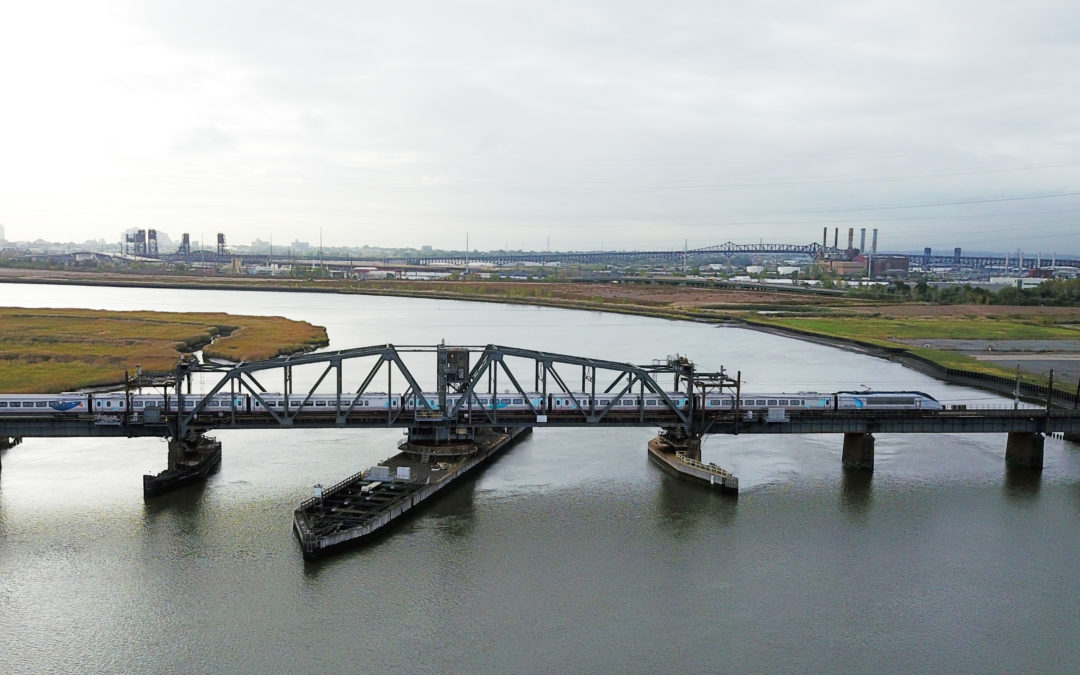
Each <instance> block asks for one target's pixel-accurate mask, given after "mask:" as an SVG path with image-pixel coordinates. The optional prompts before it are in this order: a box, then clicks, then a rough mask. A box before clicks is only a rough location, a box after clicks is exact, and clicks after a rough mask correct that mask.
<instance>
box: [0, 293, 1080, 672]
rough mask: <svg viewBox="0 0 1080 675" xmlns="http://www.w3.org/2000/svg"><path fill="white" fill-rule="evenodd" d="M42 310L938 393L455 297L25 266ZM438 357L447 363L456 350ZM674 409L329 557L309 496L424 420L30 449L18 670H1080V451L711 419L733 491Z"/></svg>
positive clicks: (732, 334)
mask: <svg viewBox="0 0 1080 675" xmlns="http://www.w3.org/2000/svg"><path fill="white" fill-rule="evenodd" d="M0 293H2V294H3V295H2V300H0V302H3V304H7V305H19V306H26V307H89V308H102V309H160V310H169V311H188V310H200V311H203V310H219V311H228V312H234V313H246V314H276V315H283V316H287V317H290V318H295V319H304V320H307V321H311V322H313V323H316V324H320V325H325V326H326V327H327V328H328V330H329V335H330V340H331V346H330V348H331V349H342V348H348V347H357V346H364V345H370V344H382V343H387V342H391V343H395V344H435V343H437V342H438V341H439V340H441V339H446V341H447V343H448V344H486V343H497V344H506V345H513V346H519V347H528V348H536V349H544V350H547V351H554V352H561V353H568V354H575V355H581V356H591V357H597V358H604V359H611V360H619V361H631V362H634V363H649V362H651V361H652V360H653V359H655V358H664V357H665V356H667V355H669V354H675V353H680V354H684V355H687V356H689V357H690V358H692V359H693V360H694V361H695V362H696V363H697V364H698V366H699V368H701V369H719V367H720V366H726V367H727V368H728V369H729V370H731V371H732V372H734V371H735V370H741V371H742V374H743V378H744V382H745V384H744V387H745V388H746V389H747V390H756V391H765V390H773V391H785V390H786V391H796V390H820V391H834V390H837V389H841V388H853V387H860V386H862V385H869V386H872V387H875V388H888V389H918V390H922V391H926V392H928V393H930V394H932V395H934V396H936V397H938V398H939V399H942V400H946V401H950V402H953V401H970V402H977V403H995V402H996V403H1002V404H1005V403H1007V401H1005V400H1003V399H999V398H996V397H994V396H993V395H991V394H987V393H984V392H979V391H976V390H971V389H964V388H960V387H953V386H949V385H945V384H943V383H940V382H937V381H936V380H933V379H930V378H928V377H926V376H923V375H920V374H919V373H916V372H914V371H911V370H908V369H905V368H903V367H901V366H898V365H896V364H893V363H890V362H887V361H884V360H880V359H875V358H871V357H867V356H862V355H857V354H851V353H847V352H844V351H840V350H837V349H833V348H829V347H824V346H820V345H814V344H808V343H803V342H799V341H796V340H792V339H787V338H782V337H777V336H772V335H765V334H761V333H757V332H752V331H747V330H743V329H737V328H720V327H713V326H707V325H701V324H693V323H684V322H671V321H663V320H656V319H647V318H639V317H630V316H619V315H610V314H602V313H596V312H580V311H569V310H558V309H547V308H533V307H524V306H510V305H496V304H480V303H463V302H453V301H443V300H417V299H404V298H385V297H363V296H341V295H320V294H304V293H256V292H227V291H184V290H150V289H120V288H82V287H70V286H47V285H40V286H21V285H20V286H14V285H12V286H0ZM431 368H432V370H433V369H434V368H433V366H432V367H431ZM654 433H655V430H652V429H619V430H568V429H539V430H537V431H535V432H534V434H533V435H532V436H531V437H530V438H529V439H527V440H526V441H525V442H523V443H522V444H521V445H519V446H517V447H515V448H514V449H513V450H511V451H510V452H509V453H508V454H506V455H505V456H503V457H502V458H501V459H499V460H498V461H497V462H495V463H494V464H493V465H491V466H490V467H489V468H487V469H486V470H485V471H483V472H482V473H481V474H479V475H478V476H476V477H475V478H472V479H470V480H467V481H465V482H463V483H461V484H460V485H458V486H457V487H455V488H454V489H453V490H452V491H451V492H450V493H448V494H447V495H446V496H445V497H444V498H442V499H440V500H439V501H438V502H437V503H435V504H433V505H432V506H430V507H429V508H427V509H425V510H423V511H422V512H421V513H420V514H418V516H417V517H415V518H413V519H411V520H409V521H408V522H406V523H405V524H404V525H403V526H402V527H400V528H397V529H396V530H395V531H394V532H392V533H391V534H390V535H389V536H386V537H384V538H382V539H381V540H380V541H378V542H377V543H375V544H374V545H371V546H368V547H365V548H362V549H358V550H354V551H348V552H345V553H343V554H341V555H338V556H335V557H333V558H330V559H328V560H324V561H319V562H314V563H313V562H305V561H304V560H303V559H302V557H301V555H300V551H299V548H298V546H297V543H296V541H295V540H294V538H293V536H292V534H291V531H290V527H291V523H292V511H293V509H294V508H295V507H296V505H297V503H298V502H300V501H301V500H303V499H305V498H306V497H308V496H309V495H310V493H311V486H312V485H313V484H315V483H324V484H328V483H332V482H335V481H337V480H339V479H340V478H343V477H345V476H347V475H349V474H351V473H353V472H355V471H357V470H359V469H362V468H366V467H368V466H370V465H372V464H375V463H377V462H378V461H379V460H380V459H382V458H384V457H387V456H389V455H391V454H393V452H394V443H395V442H396V441H397V440H398V439H399V438H401V432H400V431H399V430H385V431H383V430H379V431H333V430H330V431H295V430H290V431H257V432H228V431H223V432H218V433H216V435H217V436H218V437H219V438H220V439H221V440H222V441H223V443H224V459H223V462H222V468H221V471H220V472H219V473H218V474H216V475H215V476H213V477H212V478H211V479H210V480H209V481H208V482H207V483H206V484H205V485H201V486H198V487H192V488H189V489H186V490H183V491H181V492H178V493H175V494H172V495H167V496H164V497H161V498H157V499H154V500H152V501H151V502H144V501H143V497H142V489H141V475H142V474H143V473H156V472H157V471H160V470H161V469H163V468H164V465H165V459H166V449H165V444H164V442H162V441H159V440H156V439H150V440H147V439H125V440H115V439H114V440H98V439H59V440H57V439H27V440H26V441H25V442H24V443H23V444H22V445H20V446H17V447H15V448H12V449H10V450H7V451H5V452H4V455H3V473H2V474H0V663H2V664H3V666H2V668H3V670H4V671H5V672H44V671H51V672H200V673H201V672H208V671H242V672H305V671H315V670H326V671H336V672H408V671H428V672H484V671H515V672H563V671H583V672H671V671H685V672H716V671H731V672H751V671H754V672H758V671H833V672H867V671H875V672H881V671H894V672H899V671H905V672H906V671H922V672H927V671H934V672H949V671H955V672H987V671H994V672H1002V671H1010V670H1015V671H1019V670H1023V671H1044V672H1061V671H1069V670H1071V669H1072V667H1071V666H1068V664H1070V663H1071V664H1073V666H1075V664H1077V663H1080V640H1078V639H1077V638H1078V636H1080V573H1078V572H1080V563H1078V562H1077V561H1078V560H1080V517H1078V514H1077V512H1078V510H1080V448H1078V447H1077V446H1076V445H1072V444H1069V443H1065V442H1063V441H1060V440H1054V439H1047V441H1046V452H1045V462H1046V468H1045V469H1044V470H1043V471H1042V472H1041V474H1040V473H1032V472H1026V471H1006V469H1005V466H1004V448H1005V438H1004V436H1003V435H969V436H959V435H886V434H882V435H879V436H878V439H877V448H876V450H877V451H876V469H875V471H874V473H873V475H872V476H867V475H864V474H850V473H845V472H843V471H842V470H841V467H840V454H841V437H840V436H838V435H819V436H801V437H800V436H787V437H785V436H781V437H767V436H741V437H726V436H724V437H721V436H712V437H708V438H707V439H706V442H705V444H704V447H703V456H704V459H705V460H706V461H715V462H716V463H718V464H720V465H721V466H723V467H725V468H728V469H730V470H732V471H733V472H734V473H735V474H736V475H737V476H738V477H739V479H740V487H741V493H740V495H739V497H738V498H737V499H731V498H725V497H722V496H720V495H718V494H714V493H712V492H709V491H708V490H706V489H703V488H700V487H698V486H695V485H690V484H685V483H682V482H680V481H678V480H675V479H673V478H671V477H669V476H667V475H666V474H663V473H662V472H660V471H659V470H658V469H656V468H655V467H654V466H652V465H651V464H649V462H648V461H647V459H646V455H645V445H646V442H647V441H648V439H649V438H651V437H652V435H653V434H654Z"/></svg>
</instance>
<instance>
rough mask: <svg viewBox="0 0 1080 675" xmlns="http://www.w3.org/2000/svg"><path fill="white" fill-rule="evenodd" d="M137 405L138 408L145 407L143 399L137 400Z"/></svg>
mask: <svg viewBox="0 0 1080 675" xmlns="http://www.w3.org/2000/svg"><path fill="white" fill-rule="evenodd" d="M135 407H136V408H141V407H143V402H142V401H135Z"/></svg>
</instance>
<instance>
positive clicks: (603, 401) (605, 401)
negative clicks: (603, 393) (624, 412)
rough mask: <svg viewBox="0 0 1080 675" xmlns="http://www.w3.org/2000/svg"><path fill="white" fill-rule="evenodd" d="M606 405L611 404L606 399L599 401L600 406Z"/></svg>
mask: <svg viewBox="0 0 1080 675" xmlns="http://www.w3.org/2000/svg"><path fill="white" fill-rule="evenodd" d="M608 403H611V401H609V400H608V399H606V398H602V399H600V405H607V404H608Z"/></svg>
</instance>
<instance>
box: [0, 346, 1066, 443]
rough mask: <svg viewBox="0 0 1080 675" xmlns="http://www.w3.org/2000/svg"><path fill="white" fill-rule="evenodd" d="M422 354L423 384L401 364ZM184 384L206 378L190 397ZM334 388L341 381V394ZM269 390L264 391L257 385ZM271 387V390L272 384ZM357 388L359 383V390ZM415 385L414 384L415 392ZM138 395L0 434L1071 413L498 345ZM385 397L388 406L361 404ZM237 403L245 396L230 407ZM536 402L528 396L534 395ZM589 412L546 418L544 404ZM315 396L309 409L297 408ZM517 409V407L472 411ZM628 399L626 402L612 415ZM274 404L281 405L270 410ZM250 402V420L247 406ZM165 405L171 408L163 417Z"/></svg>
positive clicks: (250, 374) (907, 422) (854, 427)
mask: <svg viewBox="0 0 1080 675" xmlns="http://www.w3.org/2000/svg"><path fill="white" fill-rule="evenodd" d="M432 356H434V357H435V359H434V360H435V373H434V378H432V377H431V376H430V375H428V376H427V377H422V376H421V375H419V372H420V371H415V372H414V370H415V363H414V365H413V367H412V368H410V365H409V364H408V363H407V362H415V361H416V360H418V359H422V358H424V357H427V358H428V359H430V357H432ZM196 379H199V380H206V379H209V380H210V381H211V383H212V384H211V385H210V386H209V387H200V389H204V391H198V392H196V391H194V389H193V384H194V382H195V380H196ZM346 382H349V383H350V384H349V385H348V386H346ZM271 383H273V384H274V386H273V387H267V386H266V385H268V384H271ZM277 383H280V386H277ZM356 383H359V384H358V385H357V384H356ZM422 383H423V384H422ZM144 384H148V383H147V382H145V381H140V380H132V381H131V382H130V383H129V387H128V388H127V390H126V396H127V397H128V402H129V405H127V406H126V410H125V411H124V412H123V413H122V414H111V415H110V414H106V415H101V414H98V415H91V414H87V415H70V414H56V415H52V416H48V415H32V416H31V415H27V416H25V417H13V416H10V415H5V416H4V417H3V418H2V419H0V437H34V436H45V437H58V436H159V437H166V438H173V439H183V438H185V437H188V436H189V435H191V434H193V433H195V434H198V433H201V432H204V431H207V430H210V429H228V428H235V429H269V428H284V429H288V428H302V429H316V428H348V427H353V428H387V427H401V428H405V429H408V430H409V437H410V440H417V441H421V442H431V443H440V442H459V441H461V440H466V439H468V438H471V437H472V436H473V435H474V434H475V433H476V431H477V430H479V429H483V428H504V427H604V426H626V427H654V428H655V427H662V428H664V429H666V430H668V432H669V433H671V434H674V435H675V436H677V437H683V438H700V437H701V436H702V435H704V434H717V433H723V434H747V433H750V434H779V433H787V434H809V433H834V434H835V433H843V434H872V433H879V432H880V433H1026V434H1039V433H1055V432H1061V433H1077V432H1080V411H1077V410H1063V409H1053V408H1050V407H1049V406H1048V407H1045V408H1034V407H1029V408H1022V409H1002V408H985V409H975V408H972V407H967V406H953V407H948V408H947V409H945V410H942V411H931V410H912V411H880V410H878V411H868V410H839V411H834V410H787V411H785V412H784V413H783V415H782V416H769V417H766V416H765V415H763V414H761V412H760V411H757V412H756V413H755V414H753V415H748V414H747V412H746V411H744V410H741V409H740V408H739V400H740V396H739V394H740V393H741V376H740V375H736V377H734V378H732V377H730V376H729V375H728V374H727V373H726V372H725V371H724V370H723V369H721V371H719V372H698V371H697V370H696V368H695V366H694V364H693V363H692V362H691V361H689V360H688V359H686V358H684V357H678V356H676V357H667V358H666V359H664V360H662V361H657V362H654V363H653V364H651V365H631V364H628V363H619V362H615V361H605V360H599V359H591V358H585V357H577V356H569V355H564V354H554V353H549V352H542V351H536V350H530V349H521V348H516V347H507V346H499V345H486V346H464V347H452V346H446V345H435V346H394V345H391V344H386V345H377V346H371V347H361V348H357V349H348V350H343V351H333V352H319V353H314V354H304V355H298V356H291V357H285V358H276V359H271V360H268V361H258V362H251V363H242V364H239V365H231V366H229V365H214V364H202V363H198V362H196V361H193V360H186V361H181V362H180V363H179V364H178V366H177V369H176V371H175V372H174V373H173V375H172V377H170V378H168V379H167V380H166V381H164V382H159V383H157V385H158V386H159V387H160V388H161V390H162V391H163V393H164V400H165V405H164V406H163V408H161V409H145V410H142V411H139V410H134V409H133V406H132V405H130V402H131V397H132V396H133V395H134V393H135V391H136V390H137V388H138V387H141V386H142V385H144ZM723 391H727V392H730V393H731V394H733V400H734V404H733V406H732V407H731V408H728V409H707V408H705V407H703V402H704V399H705V396H704V395H705V394H709V393H712V392H723ZM223 393H228V394H230V395H231V396H230V403H229V407H228V409H224V410H223V409H220V408H219V409H215V410H211V409H210V408H209V407H208V405H207V404H208V403H209V402H210V401H211V400H212V399H211V397H212V396H213V395H215V394H223ZM374 393H378V394H379V395H382V394H386V396H387V398H388V399H389V398H394V397H396V398H398V399H399V400H400V401H401V405H397V406H385V407H381V408H374V407H365V406H363V405H361V404H362V402H363V401H364V397H365V395H368V394H374ZM237 394H244V395H246V396H247V397H249V400H250V401H251V405H250V406H249V407H250V408H251V410H246V409H240V408H239V407H237V404H236V401H237V400H238V399H239V397H238V396H237ZM537 394H539V396H537ZM563 396H565V397H567V398H569V397H576V398H579V399H582V400H585V401H588V402H589V403H588V404H587V405H585V406H581V407H579V408H578V409H570V410H557V409H555V407H554V406H552V405H551V401H552V400H554V399H555V398H559V397H563ZM315 397H320V398H321V399H322V400H323V401H324V402H325V403H324V404H323V405H325V407H323V408H321V409H314V410H313V409H312V408H311V407H310V406H307V404H308V403H309V402H312V401H313V400H314V399H315ZM497 397H498V398H506V397H509V398H512V399H520V401H521V402H522V403H521V404H519V408H520V406H522V405H523V406H524V407H523V408H520V409H517V410H504V409H500V407H498V406H495V405H491V404H490V403H489V404H485V403H483V401H484V400H487V401H489V402H490V401H493V400H494V399H495V398H497ZM627 397H630V398H631V399H632V400H633V401H634V402H635V403H634V404H633V405H632V406H630V407H627V406H625V405H620V406H617V403H618V402H619V401H620V399H622V400H625V399H626V398H627ZM274 400H282V401H284V402H285V404H284V405H283V406H274V405H271V402H272V401H274ZM255 402H258V409H256V403H255ZM170 405H171V406H172V408H173V410H170Z"/></svg>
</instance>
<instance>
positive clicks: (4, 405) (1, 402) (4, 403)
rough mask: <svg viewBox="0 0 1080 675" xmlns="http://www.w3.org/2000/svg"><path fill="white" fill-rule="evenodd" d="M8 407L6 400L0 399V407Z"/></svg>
mask: <svg viewBox="0 0 1080 675" xmlns="http://www.w3.org/2000/svg"><path fill="white" fill-rule="evenodd" d="M6 407H8V404H7V401H0V408H6Z"/></svg>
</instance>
